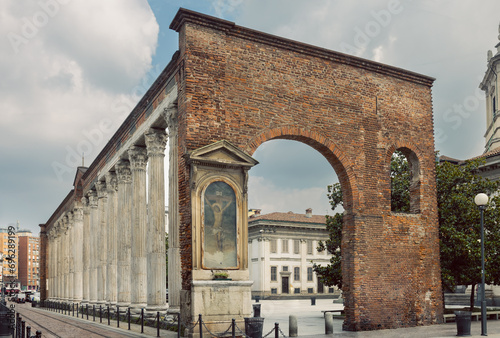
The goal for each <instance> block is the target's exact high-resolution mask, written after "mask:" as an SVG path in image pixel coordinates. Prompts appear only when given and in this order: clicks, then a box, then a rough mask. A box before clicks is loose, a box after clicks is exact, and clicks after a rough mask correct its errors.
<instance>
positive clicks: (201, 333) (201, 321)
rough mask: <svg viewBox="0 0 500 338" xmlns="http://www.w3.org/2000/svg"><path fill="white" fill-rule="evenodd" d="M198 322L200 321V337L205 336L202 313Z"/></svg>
mask: <svg viewBox="0 0 500 338" xmlns="http://www.w3.org/2000/svg"><path fill="white" fill-rule="evenodd" d="M198 322H200V338H203V320H202V319H201V313H200V314H199V315H198Z"/></svg>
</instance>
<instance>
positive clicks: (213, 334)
mask: <svg viewBox="0 0 500 338" xmlns="http://www.w3.org/2000/svg"><path fill="white" fill-rule="evenodd" d="M201 323H202V325H203V327H204V328H205V330H207V332H208V333H210V334H211V335H212V336H214V337H218V338H220V337H224V336H225V335H226V333H228V332H230V330H231V329H232V327H233V325H232V324H230V325H229V327H228V328H227V330H226V331H224V332H223V333H219V334H216V333H213V332H212V331H210V330H209V329H208V327H207V326H206V325H205V322H204V321H203V320H202V321H201Z"/></svg>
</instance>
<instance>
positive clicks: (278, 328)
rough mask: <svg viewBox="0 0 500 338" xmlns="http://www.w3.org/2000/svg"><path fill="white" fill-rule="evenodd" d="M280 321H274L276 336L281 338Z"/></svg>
mask: <svg viewBox="0 0 500 338" xmlns="http://www.w3.org/2000/svg"><path fill="white" fill-rule="evenodd" d="M279 333H280V323H274V338H279V337H280V336H279Z"/></svg>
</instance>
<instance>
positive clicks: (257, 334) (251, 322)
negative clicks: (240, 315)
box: [244, 317, 264, 338]
mask: <svg viewBox="0 0 500 338" xmlns="http://www.w3.org/2000/svg"><path fill="white" fill-rule="evenodd" d="M244 319H245V334H246V335H247V336H249V337H251V338H262V329H263V327H264V318H263V317H250V318H244Z"/></svg>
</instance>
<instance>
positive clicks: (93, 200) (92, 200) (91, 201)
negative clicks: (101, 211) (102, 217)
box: [87, 189, 97, 208]
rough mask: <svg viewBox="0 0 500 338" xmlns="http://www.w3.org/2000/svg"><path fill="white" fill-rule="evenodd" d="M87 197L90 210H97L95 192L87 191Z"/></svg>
mask: <svg viewBox="0 0 500 338" xmlns="http://www.w3.org/2000/svg"><path fill="white" fill-rule="evenodd" d="M87 195H88V196H89V206H90V207H91V208H97V192H96V191H95V190H94V189H92V190H89V192H88V193H87Z"/></svg>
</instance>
